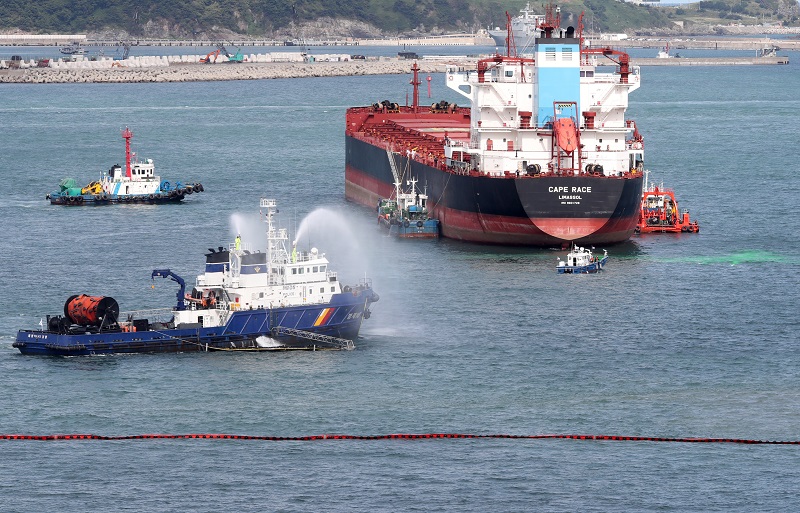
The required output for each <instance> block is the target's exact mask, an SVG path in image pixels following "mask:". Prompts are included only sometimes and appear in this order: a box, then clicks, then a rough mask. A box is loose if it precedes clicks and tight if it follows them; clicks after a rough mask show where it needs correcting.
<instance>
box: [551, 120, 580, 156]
mask: <svg viewBox="0 0 800 513" xmlns="http://www.w3.org/2000/svg"><path fill="white" fill-rule="evenodd" d="M553 132H554V134H555V136H556V141H557V144H558V147H559V148H561V149H562V150H564V151H565V152H567V153H572V152H573V151H575V149H576V148H577V147H578V135H577V131H576V130H575V123H574V122H573V121H572V119H570V118H559V119H557V120H556V122H555V124H554V125H553Z"/></svg>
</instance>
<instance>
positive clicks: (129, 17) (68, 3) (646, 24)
mask: <svg viewBox="0 0 800 513" xmlns="http://www.w3.org/2000/svg"><path fill="white" fill-rule="evenodd" d="M525 3H526V2H525V0H508V1H500V0H288V1H287V0H159V1H156V0H37V1H36V2H31V1H30V0H2V2H0V31H6V32H7V31H10V30H22V31H25V32H30V33H98V32H102V31H110V32H113V33H127V34H129V35H130V36H131V37H172V38H178V37H184V38H191V37H209V36H210V37H214V36H219V35H224V34H229V35H234V34H239V35H246V36H265V37H270V36H275V35H281V36H282V37H291V35H292V34H293V33H296V32H297V29H298V27H309V26H313V25H314V23H315V22H316V23H317V25H318V26H319V25H322V26H324V28H326V29H327V31H328V32H336V35H337V37H346V36H353V37H365V36H370V35H379V34H384V35H396V34H412V33H418V34H419V33H422V34H428V33H431V34H437V33H453V32H474V31H476V30H478V29H480V28H486V27H495V26H499V27H502V26H504V25H505V11H508V12H509V13H510V14H511V15H512V16H514V15H516V14H517V13H518V12H519V10H520V9H521V8H522V7H523V6H524V5H525ZM532 4H533V5H534V6H536V8H538V10H539V11H541V12H544V8H543V2H532ZM559 5H560V6H561V12H562V19H563V20H564V22H565V24H569V25H573V26H577V22H578V17H579V15H580V13H581V12H585V15H584V25H585V26H587V27H589V28H592V29H594V30H595V31H604V32H622V31H636V30H639V31H647V30H657V29H670V28H673V27H675V26H676V24H675V22H684V23H692V22H694V23H712V22H718V23H731V22H738V23H745V24H755V23H762V22H765V21H771V22H778V21H780V22H783V23H784V24H797V22H798V3H797V0H702V1H700V2H698V3H695V4H688V5H683V6H680V7H659V6H643V5H634V4H629V3H625V2H620V1H615V0H565V1H563V2H560V3H559ZM320 20H323V22H322V23H320ZM307 32H308V31H307Z"/></svg>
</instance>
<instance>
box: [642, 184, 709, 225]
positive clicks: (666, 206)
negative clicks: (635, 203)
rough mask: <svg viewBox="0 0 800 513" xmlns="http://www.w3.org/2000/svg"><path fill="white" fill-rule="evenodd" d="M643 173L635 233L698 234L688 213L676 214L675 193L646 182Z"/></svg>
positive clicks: (662, 186) (662, 185) (696, 223)
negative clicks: (640, 202)
mask: <svg viewBox="0 0 800 513" xmlns="http://www.w3.org/2000/svg"><path fill="white" fill-rule="evenodd" d="M648 173H649V172H648V171H645V187H644V190H643V191H642V207H641V211H640V213H639V224H638V225H637V227H636V232H637V233H681V232H683V233H698V232H699V231H700V225H699V223H698V222H697V221H691V220H690V219H689V211H688V210H684V211H683V212H680V214H679V213H678V212H679V211H678V202H677V201H676V200H675V193H674V192H673V191H672V190H670V189H665V188H664V184H661V186H660V187H659V186H656V185H655V184H650V183H649V182H648V180H647V175H648Z"/></svg>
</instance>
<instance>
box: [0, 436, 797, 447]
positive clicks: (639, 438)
mask: <svg viewBox="0 0 800 513" xmlns="http://www.w3.org/2000/svg"><path fill="white" fill-rule="evenodd" d="M196 438H201V439H211V440H264V441H269V442H313V441H317V440H424V439H432V438H437V439H443V438H448V439H452V438H495V439H511V440H545V439H566V440H588V441H614V442H678V443H725V444H769V445H800V440H755V439H747V438H685V437H684V438H677V437H663V436H620V435H570V434H543V435H508V434H488V435H479V434H469V433H394V434H389V435H335V434H331V435H306V436H263V435H234V434H226V433H189V434H179V435H171V434H143V435H112V436H107V435H92V434H67V435H0V440H36V441H50V440H152V439H160V440H165V439H166V440H184V439H196Z"/></svg>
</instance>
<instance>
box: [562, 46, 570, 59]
mask: <svg viewBox="0 0 800 513" xmlns="http://www.w3.org/2000/svg"><path fill="white" fill-rule="evenodd" d="M561 60H562V61H572V48H562V49H561Z"/></svg>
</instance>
